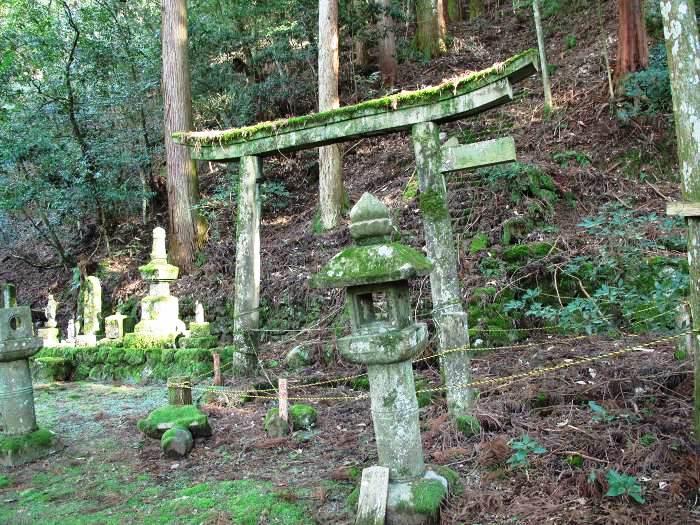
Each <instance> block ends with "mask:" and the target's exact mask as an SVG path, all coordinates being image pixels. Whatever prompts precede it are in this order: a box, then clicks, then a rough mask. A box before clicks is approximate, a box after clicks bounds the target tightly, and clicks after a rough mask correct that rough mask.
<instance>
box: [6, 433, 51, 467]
mask: <svg viewBox="0 0 700 525" xmlns="http://www.w3.org/2000/svg"><path fill="white" fill-rule="evenodd" d="M57 444H58V441H57V439H56V435H55V434H54V433H53V432H51V431H50V430H47V429H45V428H40V429H38V430H35V431H34V432H32V433H31V434H27V435H24V436H5V435H2V434H0V465H4V466H8V467H14V466H18V465H23V464H25V463H29V462H31V461H34V460H36V459H39V458H42V457H45V456H48V455H49V454H51V453H52V452H53V451H55V449H56V447H57Z"/></svg>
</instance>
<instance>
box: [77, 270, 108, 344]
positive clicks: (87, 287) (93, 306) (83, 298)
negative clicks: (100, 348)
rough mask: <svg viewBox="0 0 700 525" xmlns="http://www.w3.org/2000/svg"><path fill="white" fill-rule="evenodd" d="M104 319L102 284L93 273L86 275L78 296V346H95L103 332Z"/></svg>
mask: <svg viewBox="0 0 700 525" xmlns="http://www.w3.org/2000/svg"><path fill="white" fill-rule="evenodd" d="M101 320H102V284H101V283H100V280H99V279H98V278H97V277H95V276H94V275H91V276H89V277H86V278H85V280H84V281H83V284H82V286H81V287H80V297H79V298H78V321H79V322H80V334H78V335H77V336H76V345H77V346H95V344H97V339H98V334H99V333H100V332H101Z"/></svg>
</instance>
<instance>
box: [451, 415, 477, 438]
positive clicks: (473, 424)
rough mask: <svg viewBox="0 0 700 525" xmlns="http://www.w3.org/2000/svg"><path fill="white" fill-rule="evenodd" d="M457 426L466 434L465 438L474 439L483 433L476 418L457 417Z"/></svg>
mask: <svg viewBox="0 0 700 525" xmlns="http://www.w3.org/2000/svg"><path fill="white" fill-rule="evenodd" d="M455 424H456V425H457V430H459V431H460V432H461V433H462V434H464V436H465V437H472V436H476V435H478V434H480V433H481V423H479V420H478V419H477V418H475V417H474V416H469V415H467V416H457V418H456V419H455Z"/></svg>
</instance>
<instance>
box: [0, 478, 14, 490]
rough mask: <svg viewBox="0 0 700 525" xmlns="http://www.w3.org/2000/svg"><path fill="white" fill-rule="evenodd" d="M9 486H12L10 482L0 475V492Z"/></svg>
mask: <svg viewBox="0 0 700 525" xmlns="http://www.w3.org/2000/svg"><path fill="white" fill-rule="evenodd" d="M10 485H12V481H10V478H8V477H7V476H3V475H1V474H0V490H2V489H4V488H7V487H9V486H10Z"/></svg>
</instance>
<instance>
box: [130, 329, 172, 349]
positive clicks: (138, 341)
mask: <svg viewBox="0 0 700 525" xmlns="http://www.w3.org/2000/svg"><path fill="white" fill-rule="evenodd" d="M175 340H176V336H175V335H163V336H154V335H146V334H137V333H133V334H126V335H124V346H125V347H128V348H141V349H146V348H166V347H169V346H174V345H175Z"/></svg>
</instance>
